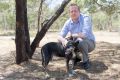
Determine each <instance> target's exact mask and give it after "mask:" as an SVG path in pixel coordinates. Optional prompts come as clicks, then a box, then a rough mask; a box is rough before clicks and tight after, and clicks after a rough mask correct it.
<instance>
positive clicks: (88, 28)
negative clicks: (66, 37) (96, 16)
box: [82, 16, 92, 37]
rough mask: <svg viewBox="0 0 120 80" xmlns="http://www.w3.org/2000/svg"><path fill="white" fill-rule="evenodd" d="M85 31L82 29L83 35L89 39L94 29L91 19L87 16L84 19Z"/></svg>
mask: <svg viewBox="0 0 120 80" xmlns="http://www.w3.org/2000/svg"><path fill="white" fill-rule="evenodd" d="M83 25H84V26H83V29H82V33H83V34H84V35H85V37H87V36H88V35H89V33H90V31H91V28H92V21H91V18H90V17H89V16H85V17H84V24H83Z"/></svg>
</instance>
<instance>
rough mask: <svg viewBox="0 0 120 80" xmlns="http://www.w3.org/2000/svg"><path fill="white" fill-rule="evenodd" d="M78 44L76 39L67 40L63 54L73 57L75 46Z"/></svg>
mask: <svg viewBox="0 0 120 80" xmlns="http://www.w3.org/2000/svg"><path fill="white" fill-rule="evenodd" d="M78 44H79V42H78V41H76V42H75V41H73V40H69V41H68V43H67V45H66V47H65V55H66V56H67V57H75V56H76V55H75V52H74V51H75V48H76V46H77V45H78Z"/></svg>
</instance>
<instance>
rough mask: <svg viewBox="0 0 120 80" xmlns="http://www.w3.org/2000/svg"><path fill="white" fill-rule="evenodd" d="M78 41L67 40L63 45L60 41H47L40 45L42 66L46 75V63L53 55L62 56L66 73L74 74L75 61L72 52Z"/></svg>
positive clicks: (74, 55)
mask: <svg viewBox="0 0 120 80" xmlns="http://www.w3.org/2000/svg"><path fill="white" fill-rule="evenodd" d="M76 45H78V42H74V41H72V40H69V41H68V43H67V45H66V46H65V47H64V46H63V45H62V44H61V43H60V42H49V43H47V44H45V45H44V46H42V48H41V56H42V66H43V68H44V70H45V74H46V77H49V74H48V73H47V65H48V64H49V61H50V60H52V57H53V56H57V57H64V58H65V59H66V67H67V73H68V75H69V76H71V75H74V74H75V72H74V71H73V70H74V64H75V62H76V60H79V59H76V54H75V52H74V50H75V46H76ZM70 60H72V68H71V69H70V67H69V61H70Z"/></svg>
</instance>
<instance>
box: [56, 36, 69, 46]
mask: <svg viewBox="0 0 120 80" xmlns="http://www.w3.org/2000/svg"><path fill="white" fill-rule="evenodd" d="M58 41H60V42H61V43H62V45H63V46H66V44H67V43H68V41H67V39H65V38H63V37H62V36H59V38H58Z"/></svg>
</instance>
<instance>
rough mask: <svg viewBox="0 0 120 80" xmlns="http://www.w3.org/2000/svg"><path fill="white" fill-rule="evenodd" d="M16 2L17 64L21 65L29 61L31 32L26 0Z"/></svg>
mask: <svg viewBox="0 0 120 80" xmlns="http://www.w3.org/2000/svg"><path fill="white" fill-rule="evenodd" d="M15 1H16V35H15V37H16V39H15V42H16V63H17V64H20V63H21V62H23V61H27V60H28V52H29V47H28V46H29V45H30V40H29V36H28V35H29V32H28V23H27V11H26V10H27V9H26V3H27V1H26V0H15Z"/></svg>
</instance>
